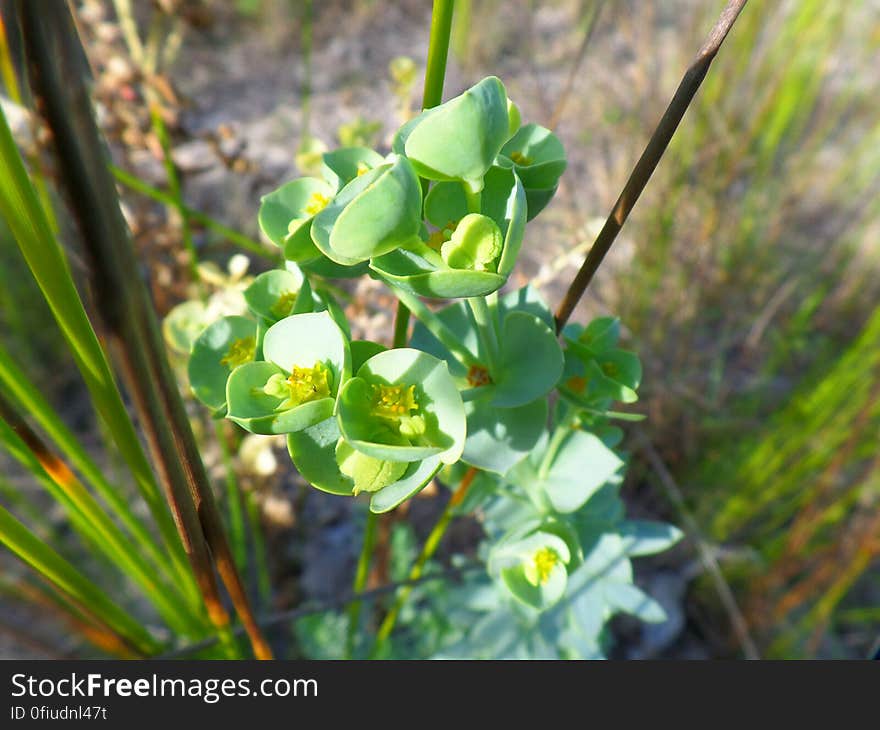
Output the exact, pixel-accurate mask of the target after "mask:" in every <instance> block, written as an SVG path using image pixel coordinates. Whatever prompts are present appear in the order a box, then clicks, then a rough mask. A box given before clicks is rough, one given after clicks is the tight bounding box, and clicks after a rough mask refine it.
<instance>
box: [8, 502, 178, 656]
mask: <svg viewBox="0 0 880 730" xmlns="http://www.w3.org/2000/svg"><path fill="white" fill-rule="evenodd" d="M0 542H2V543H3V544H4V545H5V546H6V547H7V548H9V549H10V550H11V551H12V552H13V553H14V554H15V555H16V556H18V558H19V559H20V560H22V561H23V562H25V563H27V564H28V565H29V566H30V567H31V568H33V569H34V570H35V571H36V572H37V573H39V574H40V575H42V576H44V577H45V578H46V579H47V580H48V581H50V582H51V583H52V584H54V585H55V586H57V587H58V588H59V589H60V590H62V591H64V593H65V594H66V595H67V596H69V597H70V598H71V599H72V600H73V601H74V602H75V604H76V605H77V606H79V607H82V608H85V609H86V610H87V611H88V612H89V613H90V614H92V615H94V616H96V617H97V618H98V619H100V620H101V622H102V623H104V624H106V625H107V626H108V627H110V628H111V629H113V630H114V631H115V632H116V633H118V634H119V635H120V636H121V637H123V638H124V639H125V641H126V643H128V644H129V645H130V646H132V647H133V648H135V649H136V650H137V651H138V652H140V653H142V654H146V655H150V654H155V653H156V652H158V651H159V650H160V649H161V647H162V645H161V644H160V643H159V642H158V641H156V640H155V639H154V638H153V637H152V636H151V635H150V634H149V632H147V630H146V629H144V627H143V626H141V624H140V623H139V622H138V621H137V620H136V619H135V618H133V617H132V616H131V615H130V614H129V613H128V612H127V611H125V610H124V609H122V608H120V607H119V606H118V605H117V604H116V603H114V602H113V601H112V600H111V599H110V598H109V597H108V596H107V594H106V593H104V592H103V591H102V590H101V589H100V588H98V587H97V586H96V585H95V584H94V583H93V582H92V581H90V580H89V579H88V578H86V577H85V576H83V575H82V573H80V572H79V571H78V570H77V569H76V568H74V567H73V566H72V565H71V564H70V563H68V562H67V561H66V560H65V559H64V558H62V557H61V556H60V555H59V554H58V553H56V552H55V551H54V550H53V549H52V548H50V547H49V546H48V545H46V544H45V543H44V542H43V541H42V540H40V539H39V538H38V537H36V536H35V535H34V534H33V533H32V532H31V531H30V530H29V529H28V528H27V527H25V526H24V525H23V524H22V523H21V522H19V521H18V520H17V519H16V518H15V517H14V516H13V515H12V514H11V513H10V512H8V511H7V510H6V509H5V508H4V507H2V506H0Z"/></svg>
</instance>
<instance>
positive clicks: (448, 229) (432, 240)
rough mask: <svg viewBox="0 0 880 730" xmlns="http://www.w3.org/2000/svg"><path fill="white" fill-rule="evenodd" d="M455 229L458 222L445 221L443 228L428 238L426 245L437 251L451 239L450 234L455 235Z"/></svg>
mask: <svg viewBox="0 0 880 730" xmlns="http://www.w3.org/2000/svg"><path fill="white" fill-rule="evenodd" d="M457 227H458V221H446V225H445V226H443V227H442V228H441V229H440V230H437V231H434V232H433V233H431V234H430V235H429V236H428V245H429V246H430V247H431V248H433V249H434V250H435V251H439V250H440V247H441V246H442V245H443V244H444V243H446V242H447V241H448V240H449V239H450V238H452V234H453V233H455V229H456V228H457Z"/></svg>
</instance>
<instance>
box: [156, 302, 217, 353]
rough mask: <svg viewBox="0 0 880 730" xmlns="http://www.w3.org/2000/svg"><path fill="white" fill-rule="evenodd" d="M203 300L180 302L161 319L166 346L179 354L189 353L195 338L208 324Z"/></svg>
mask: <svg viewBox="0 0 880 730" xmlns="http://www.w3.org/2000/svg"><path fill="white" fill-rule="evenodd" d="M207 316H208V312H207V309H206V307H205V305H204V303H203V302H201V301H199V300H198V299H191V300H188V301H185V302H181V303H180V304H178V305H177V306H176V307H174V308H173V309H172V310H171V311H170V312H168V314H167V315H166V316H165V319H164V320H163V321H162V335H163V336H164V338H165V342H166V343H168V346H169V347H170V348H171V349H172V350H174V351H175V352H176V353H178V354H180V355H189V353H190V351H191V350H192V346H193V343H194V342H195V340H196V338H197V337H198V336H199V335H200V334H201V333H202V331H203V330H204V329H205V325H206V324H208V323H207V322H206V321H205V319H206V317H207Z"/></svg>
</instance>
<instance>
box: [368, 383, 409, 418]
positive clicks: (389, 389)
mask: <svg viewBox="0 0 880 730" xmlns="http://www.w3.org/2000/svg"><path fill="white" fill-rule="evenodd" d="M418 408H419V404H418V403H416V386H414V385H409V386H406V385H373V407H372V414H373V415H374V416H376V417H378V418H387V419H389V420H393V421H397V420H400V419H401V418H404V417H406V416H409V415H411V413H412V412H413V411H416V410H418Z"/></svg>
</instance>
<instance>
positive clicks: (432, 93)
mask: <svg viewBox="0 0 880 730" xmlns="http://www.w3.org/2000/svg"><path fill="white" fill-rule="evenodd" d="M453 10H455V0H434V7H433V9H432V11H431V37H430V39H429V40H428V59H427V62H426V63H425V88H424V90H423V92H422V109H430V108H431V107H435V106H437V105H438V104H440V102H441V101H443V82H444V80H445V78H446V59H447V56H448V55H449V36H450V34H451V32H452V13H453ZM421 184H422V197H423V198H424V196H425V195H427V193H428V185H429V184H430V183H429V181H428V180H425V179H422V181H421ZM409 314H410V308H408V307H407V305H406V304H405V303H404V302H403V300H401V299H400V298H399V297H398V302H397V314H396V315H395V317H394V337H395V340H397V337H398V332H399V331H402V332H403V333H404V340H403V341H404V342H405V339H406V338H405V334H406V331H407V327H408V326H409ZM416 316H418V315H416ZM402 346H403V345H397V347H402Z"/></svg>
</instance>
